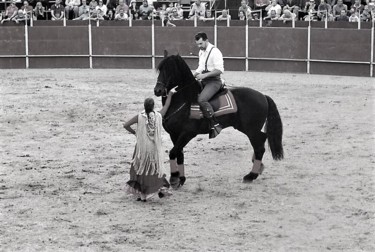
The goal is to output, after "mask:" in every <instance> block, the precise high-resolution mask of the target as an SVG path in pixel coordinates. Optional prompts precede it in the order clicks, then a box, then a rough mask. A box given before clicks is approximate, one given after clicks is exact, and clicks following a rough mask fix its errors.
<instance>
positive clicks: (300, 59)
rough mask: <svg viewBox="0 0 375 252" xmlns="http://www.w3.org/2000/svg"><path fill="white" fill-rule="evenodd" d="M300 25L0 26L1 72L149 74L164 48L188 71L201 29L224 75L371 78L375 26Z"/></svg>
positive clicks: (193, 65) (194, 64) (84, 23)
mask: <svg viewBox="0 0 375 252" xmlns="http://www.w3.org/2000/svg"><path fill="white" fill-rule="evenodd" d="M306 23H308V22H301V23H296V24H295V28H291V27H286V26H287V25H289V26H290V24H284V23H282V22H278V23H274V24H273V26H274V27H255V25H254V24H256V23H254V22H253V23H250V24H249V26H248V28H247V29H246V26H244V22H233V23H232V24H235V25H233V26H231V27H227V26H226V22H224V23H220V24H219V23H218V25H217V26H214V23H213V22H199V24H198V25H199V26H198V27H194V24H193V25H192V22H191V21H189V22H185V21H183V22H180V24H181V25H180V26H177V27H162V26H161V24H160V23H158V25H155V26H151V25H150V23H149V22H148V23H147V21H146V22H144V23H142V22H134V24H133V25H132V27H129V23H128V22H100V26H97V25H96V24H97V23H96V22H92V23H91V25H90V26H89V25H88V24H89V22H88V21H69V22H68V24H69V26H66V27H63V26H62V24H60V23H54V22H51V21H48V22H43V21H41V22H35V23H34V26H33V27H25V26H19V25H18V26H15V25H9V26H3V27H1V29H0V68H145V69H150V68H153V67H156V66H157V64H158V63H159V62H160V60H161V59H162V56H163V54H164V50H167V51H168V52H169V53H170V54H177V53H179V54H180V55H181V56H183V57H184V58H185V59H186V61H187V63H188V64H189V66H190V67H191V68H192V69H195V68H196V67H197V62H198V61H197V57H196V54H198V48H197V47H196V45H195V41H194V34H196V33H197V32H198V31H203V32H206V33H207V35H208V37H209V39H210V41H211V42H212V43H215V42H216V44H217V46H218V47H219V48H220V50H221V51H222V53H223V55H224V58H225V69H226V70H238V71H246V70H249V71H267V72H292V73H312V74H334V75H353V76H374V67H373V66H374V46H375V42H374V38H373V36H374V35H373V33H374V29H373V28H372V27H371V26H370V25H369V24H368V23H367V24H364V25H362V29H355V28H350V27H351V26H353V24H345V25H346V26H350V27H349V28H348V27H346V28H345V29H343V28H329V29H324V27H323V28H308V27H303V25H302V24H306ZM322 23H323V22H319V24H320V25H321V24H322ZM146 24H148V25H146ZM276 24H277V25H276ZM52 25H53V26H52ZM258 25H259V24H258ZM315 26H318V25H317V24H315ZM312 27H313V26H312ZM371 55H372V59H371ZM371 71H372V72H371Z"/></svg>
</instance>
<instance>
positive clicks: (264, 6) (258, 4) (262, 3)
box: [253, 0, 281, 18]
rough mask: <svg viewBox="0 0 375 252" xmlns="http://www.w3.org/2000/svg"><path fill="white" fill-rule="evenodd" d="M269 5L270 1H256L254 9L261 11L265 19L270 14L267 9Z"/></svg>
mask: <svg viewBox="0 0 375 252" xmlns="http://www.w3.org/2000/svg"><path fill="white" fill-rule="evenodd" d="M269 4H270V0H255V4H254V9H255V10H261V11H262V16H263V17H265V16H266V15H267V12H268V11H267V10H266V9H267V7H268V6H269ZM280 14H281V11H280ZM253 18H254V16H253Z"/></svg>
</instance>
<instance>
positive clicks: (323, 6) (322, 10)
mask: <svg viewBox="0 0 375 252" xmlns="http://www.w3.org/2000/svg"><path fill="white" fill-rule="evenodd" d="M331 10H332V7H331V5H329V4H327V3H326V0H320V4H319V6H318V20H321V21H324V20H325V18H326V17H327V15H328V17H329V16H330V15H331ZM331 16H332V15H331Z"/></svg>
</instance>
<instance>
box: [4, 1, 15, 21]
mask: <svg viewBox="0 0 375 252" xmlns="http://www.w3.org/2000/svg"><path fill="white" fill-rule="evenodd" d="M17 14H18V8H17V6H16V1H15V0H13V1H12V2H11V3H10V5H9V6H8V7H7V8H6V10H5V15H4V17H3V20H1V23H4V22H8V21H14V22H16V23H17V22H18V21H17V18H16V17H17Z"/></svg>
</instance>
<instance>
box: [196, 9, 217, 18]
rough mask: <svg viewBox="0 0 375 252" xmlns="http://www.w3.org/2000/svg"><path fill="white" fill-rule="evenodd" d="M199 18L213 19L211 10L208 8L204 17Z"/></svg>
mask: <svg viewBox="0 0 375 252" xmlns="http://www.w3.org/2000/svg"><path fill="white" fill-rule="evenodd" d="M199 20H202V21H209V20H215V18H214V17H213V16H212V12H211V10H210V9H208V10H206V15H205V16H204V17H200V18H199Z"/></svg>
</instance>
